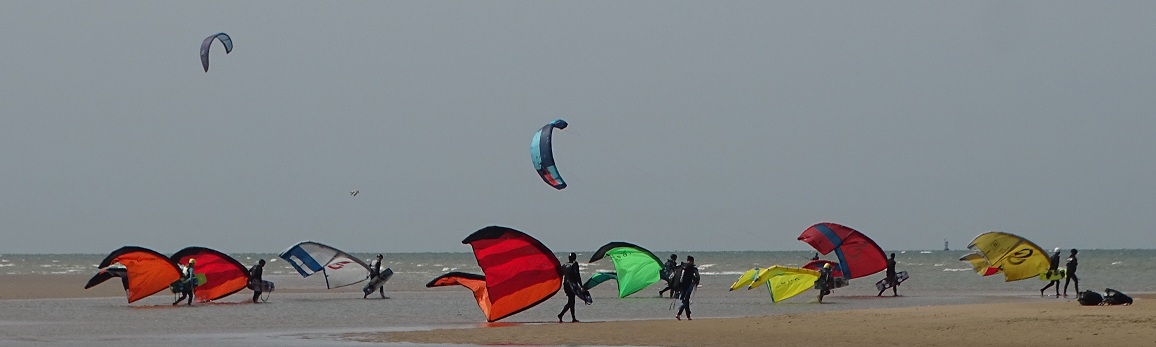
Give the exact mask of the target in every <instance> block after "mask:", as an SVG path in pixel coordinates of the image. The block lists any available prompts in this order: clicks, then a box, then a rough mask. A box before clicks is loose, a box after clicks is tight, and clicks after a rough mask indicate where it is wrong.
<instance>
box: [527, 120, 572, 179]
mask: <svg viewBox="0 0 1156 347" xmlns="http://www.w3.org/2000/svg"><path fill="white" fill-rule="evenodd" d="M566 125H567V123H566V121H564V120H561V119H558V120H555V121H553V122H550V123H549V124H546V125H545V126H543V127H542V128H541V129H538V132H536V133H534V140H533V141H532V142H530V161H532V162H534V170H537V171H538V175H539V176H542V181H545V182H546V184H549V185H550V186H551V187H554V189H558V190H562V189H565V188H566V181H563V180H562V176H561V175H559V174H558V167H557V166H555V165H554V149H553V147H552V145H551V141H550V136H551V135H552V134H553V133H554V128H558V129H566Z"/></svg>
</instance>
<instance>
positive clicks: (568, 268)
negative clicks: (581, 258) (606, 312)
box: [558, 253, 582, 323]
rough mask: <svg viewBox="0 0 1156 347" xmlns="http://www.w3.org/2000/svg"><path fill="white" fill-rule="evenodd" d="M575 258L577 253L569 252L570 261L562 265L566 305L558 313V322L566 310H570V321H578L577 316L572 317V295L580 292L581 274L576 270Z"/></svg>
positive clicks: (560, 321)
mask: <svg viewBox="0 0 1156 347" xmlns="http://www.w3.org/2000/svg"><path fill="white" fill-rule="evenodd" d="M577 259H578V255H577V254H574V253H570V261H569V262H568V263H566V265H563V266H564V269H563V271H564V276H563V277H562V289H564V290H565V291H566V306H563V307H562V312H559V313H558V323H562V316H564V315H566V311H570V322H577V321H578V318H575V317H574V296H577V295H578V294H581V293H580V292H581V291H582V274H581V273H579V272H578V261H577Z"/></svg>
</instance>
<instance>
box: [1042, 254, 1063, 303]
mask: <svg viewBox="0 0 1156 347" xmlns="http://www.w3.org/2000/svg"><path fill="white" fill-rule="evenodd" d="M1048 262H1050V263H1051V265H1049V266H1048V274H1049V275H1050V274H1054V273H1056V271H1059V270H1058V269H1059V268H1060V252H1059V251H1056V253H1055V254H1052V257H1051V258H1048ZM1052 286H1056V297H1059V296H1060V280H1055V281H1051V282H1048V285H1046V286H1044V287H1043V288H1041V289H1040V296H1044V291H1045V290H1048V288H1051V287H1052Z"/></svg>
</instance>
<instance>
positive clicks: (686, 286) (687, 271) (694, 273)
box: [674, 255, 699, 320]
mask: <svg viewBox="0 0 1156 347" xmlns="http://www.w3.org/2000/svg"><path fill="white" fill-rule="evenodd" d="M698 281H699V277H698V268H697V267H695V266H694V257H692V256H689V255H688V256H686V263H683V264H682V274H681V276H680V278H679V283H680V284H681V285H682V293H681V294H679V297H680V298H681V299H682V305H681V306H679V308H678V313H677V314H675V315H674V319H677V320H682V311H686V320H691V318H690V295H691V294H692V293H694V288H695V287H698Z"/></svg>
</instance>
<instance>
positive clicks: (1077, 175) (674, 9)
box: [0, 1, 1156, 253]
mask: <svg viewBox="0 0 1156 347" xmlns="http://www.w3.org/2000/svg"><path fill="white" fill-rule="evenodd" d="M1153 18H1156V2H1151V1H1134V2H1115V1H1093V2H1088V1H1083V2H1075V1H1073V2H1067V1H1038V2H1022V1H905V2H895V1H868V2H863V1H824V2H811V1H807V2H798V1H790V2H774V1H754V2H742V1H739V2H714V1H711V2H702V1H687V2H681V1H625V2H623V1H609V2H600V1H582V2H542V1H519V2H508V1H456V2H436V1H419V2H384V1H339V2H331V1H329V2H320V1H227V2H212V3H210V2H202V1H140V2H117V1H63V2H57V1H3V2H0V32H3V35H0V52H2V53H0V54H2V57H3V63H0V252H5V253H14V252H16V253H72V252H84V253H105V252H109V251H111V250H113V249H115V248H117V247H120V246H122V245H141V246H146V247H151V248H153V249H156V250H158V251H161V252H165V253H169V252H174V251H176V250H178V249H180V248H182V247H185V246H189V245H201V246H207V247H212V248H216V249H219V250H222V251H225V252H279V251H281V250H284V249H285V248H287V247H289V246H290V245H292V244H294V243H296V242H298V241H302V240H315V241H318V242H323V243H328V244H331V245H333V246H335V247H338V248H342V249H346V250H348V251H367V252H413V251H461V252H468V251H469V247H467V246H464V245H461V244H460V241H461V240H462V239H463V238H464V237H465V236H467V235H468V234H469V233H471V232H473V231H474V230H477V229H478V228H481V227H484V226H486V225H492V224H496V225H504V226H509V227H513V228H517V229H519V230H523V231H525V232H527V233H529V234H531V235H533V236H535V237H537V238H538V239H540V240H542V241H543V242H544V243H545V244H546V245H547V246H549V247H550V248H552V249H553V250H555V251H560V252H563V251H570V250H593V249H595V248H597V247H599V246H600V245H602V244H604V243H606V242H609V241H616V240H621V241H631V242H635V243H637V244H640V245H642V246H644V247H648V248H651V249H654V250H671V249H675V250H807V249H810V248H809V247H808V246H807V245H806V244H803V243H802V242H799V241H796V240H795V238H796V237H797V236H798V235H799V233H801V232H802V231H803V230H804V229H806V228H807V227H808V226H809V225H811V224H813V223H817V222H824V221H829V222H836V223H841V224H845V225H848V226H850V227H853V228H856V229H858V230H860V231H862V232H864V233H866V234H867V235H869V236H871V237H872V238H874V239H875V240H876V241H877V242H878V243H879V244H880V245H881V246H882V247H883V248H884V249H912V250H919V249H939V248H942V246H943V241H944V240H945V239H946V240H948V241H950V242H951V245H952V248H955V249H959V248H962V247H964V246H965V245H966V244H967V242H968V241H970V240H971V239H972V238H973V237H974V236H975V235H977V234H979V233H981V232H985V231H989V230H1002V231H1008V232H1012V233H1016V234H1019V235H1022V236H1025V237H1027V238H1029V239H1031V240H1033V241H1035V242H1036V243H1038V244H1040V246H1043V247H1046V248H1051V247H1076V248H1156V237H1153V236H1152V235H1153V234H1152V233H1153V232H1152V230H1151V227H1152V226H1153V225H1156V223H1154V222H1156V217H1154V216H1156V213H1154V212H1156V211H1154V208H1153V207H1154V206H1156V184H1153V182H1152V180H1153V177H1156V163H1154V161H1153V149H1156V138H1154V137H1153V135H1152V134H1153V130H1156V117H1154V116H1153V110H1156V68H1154V64H1156V21H1154V20H1153ZM217 32H226V33H228V34H229V35H231V36H232V38H233V42H234V44H235V48H234V50H233V52H232V53H231V54H228V55H225V54H224V50H223V49H222V47H221V46H220V44H219V43H214V46H213V47H212V53H211V68H210V70H209V72H208V73H205V72H204V71H203V70H202V69H201V64H200V61H199V58H198V48H199V46H200V43H201V40H203V39H204V38H205V37H207V36H209V35H210V34H213V33H217ZM558 118H561V119H565V120H566V121H568V122H569V123H570V127H569V128H567V129H565V130H561V131H557V132H555V137H554V139H555V157H556V158H557V160H558V166H559V169H560V171H561V174H562V176H563V177H564V178H565V179H566V180H567V181H568V183H569V184H570V187H569V188H567V189H565V190H563V191H555V190H554V189H552V188H550V187H549V186H547V185H546V184H545V183H543V182H542V181H541V179H540V178H539V177H538V176H537V174H536V173H535V172H534V170H533V168H532V166H531V163H530V154H529V148H530V139H531V137H532V136H533V133H534V131H535V130H536V129H537V128H539V127H541V126H542V125H544V124H546V123H547V122H550V121H552V120H554V119H558ZM351 190H360V194H359V195H358V196H356V197H352V196H350V195H349V191H351Z"/></svg>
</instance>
